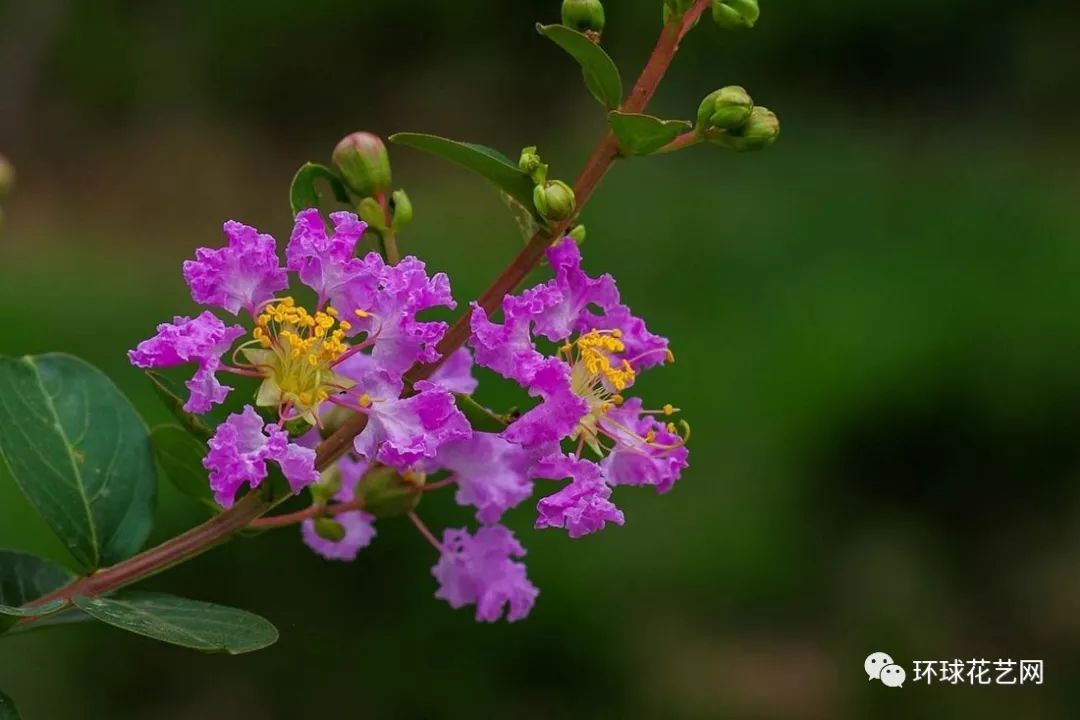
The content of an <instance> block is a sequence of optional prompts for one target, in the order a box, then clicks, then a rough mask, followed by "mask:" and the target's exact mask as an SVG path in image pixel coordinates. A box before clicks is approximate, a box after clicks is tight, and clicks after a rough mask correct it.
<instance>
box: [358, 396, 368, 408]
mask: <svg viewBox="0 0 1080 720" xmlns="http://www.w3.org/2000/svg"><path fill="white" fill-rule="evenodd" d="M356 404H357V405H359V406H360V407H362V408H369V407H371V396H370V395H368V394H367V393H364V394H363V395H361V396H360V399H359V400H357V401H356Z"/></svg>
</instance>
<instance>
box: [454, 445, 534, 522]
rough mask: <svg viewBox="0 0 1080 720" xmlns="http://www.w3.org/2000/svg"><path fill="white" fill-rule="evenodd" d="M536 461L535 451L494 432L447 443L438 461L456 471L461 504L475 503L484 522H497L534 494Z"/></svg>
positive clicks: (471, 504) (477, 517)
mask: <svg viewBox="0 0 1080 720" xmlns="http://www.w3.org/2000/svg"><path fill="white" fill-rule="evenodd" d="M533 462H534V460H533V457H532V455H531V453H530V452H529V451H527V450H525V449H524V448H522V447H521V446H520V445H515V444H514V443H511V442H508V441H506V440H504V439H502V438H501V437H499V436H498V435H495V434H492V433H483V432H474V433H473V434H472V437H470V438H468V439H465V440H457V441H454V442H450V443H447V444H445V445H443V446H442V447H441V448H440V449H439V454H438V456H437V457H436V459H435V462H434V465H436V466H438V467H440V468H442V469H445V470H450V471H451V472H452V473H453V478H454V482H455V483H456V484H457V487H458V490H457V495H456V500H457V503H458V505H467V506H472V507H475V508H476V519H477V520H479V521H480V522H482V523H495V522H498V521H499V518H501V517H502V514H503V513H504V512H506V511H507V510H509V509H510V508H512V507H515V506H516V505H518V504H520V503H521V502H522V501H524V500H526V499H527V498H528V497H529V496H530V495H532V492H533V484H532V480H531V479H530V474H529V471H530V470H531V468H532V465H533Z"/></svg>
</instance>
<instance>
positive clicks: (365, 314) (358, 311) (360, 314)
mask: <svg viewBox="0 0 1080 720" xmlns="http://www.w3.org/2000/svg"><path fill="white" fill-rule="evenodd" d="M353 314H355V315H356V317H358V318H361V319H363V318H369V317H371V313H369V312H367V311H366V310H361V309H360V308H357V309H356V310H353Z"/></svg>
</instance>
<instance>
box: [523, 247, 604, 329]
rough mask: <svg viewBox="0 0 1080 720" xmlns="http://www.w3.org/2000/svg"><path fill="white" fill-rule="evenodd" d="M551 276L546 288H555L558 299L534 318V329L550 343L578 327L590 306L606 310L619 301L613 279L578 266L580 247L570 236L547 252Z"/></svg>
mask: <svg viewBox="0 0 1080 720" xmlns="http://www.w3.org/2000/svg"><path fill="white" fill-rule="evenodd" d="M547 256H548V262H550V263H551V267H552V269H553V270H554V271H555V278H554V279H553V280H551V281H550V282H548V284H547V285H548V287H549V288H550V289H552V290H558V291H559V293H560V295H561V298H562V299H561V301H560V302H559V303H558V304H557V305H554V306H553V307H551V308H549V309H548V311H547V312H545V313H544V314H543V315H541V316H540V317H538V318H537V319H536V323H535V332H536V333H537V334H538V335H543V336H544V337H546V338H547V339H548V340H551V341H552V342H561V341H563V340H565V339H567V338H568V337H570V335H571V334H572V333H573V332H575V331H576V330H578V324H579V320H580V318H581V314H582V313H583V312H584V311H585V309H586V308H588V307H589V306H590V305H594V306H596V307H599V308H601V309H603V310H607V309H608V308H611V307H612V306H614V305H617V304H618V302H619V290H618V288H616V286H615V278H613V277H611V275H607V274H605V275H601V276H600V277H598V278H591V277H589V276H588V275H586V274H585V271H584V270H582V269H581V250H580V249H579V248H578V246H577V243H575V242H574V240H573V238H569V237H566V238H563V239H562V240H561V241H560V242H558V243H556V244H555V245H553V246H551V247H550V248H549V249H548V251H547Z"/></svg>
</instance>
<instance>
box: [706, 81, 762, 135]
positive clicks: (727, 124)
mask: <svg viewBox="0 0 1080 720" xmlns="http://www.w3.org/2000/svg"><path fill="white" fill-rule="evenodd" d="M753 109H754V101H753V100H751V99H750V95H749V94H747V92H746V90H744V89H743V88H741V87H739V86H738V85H728V86H727V87H723V88H720V89H719V90H716V91H715V92H711V93H709V94H708V95H706V96H705V99H704V100H702V101H701V106H700V107H699V108H698V113H697V125H696V126H695V129H696V130H697V131H698V132H699V133H703V132H705V131H706V130H708V129H709V128H719V129H720V130H734V129H735V128H739V127H742V126H743V125H745V124H746V121H747V120H749V119H750V112H751V111H752V110H753Z"/></svg>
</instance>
